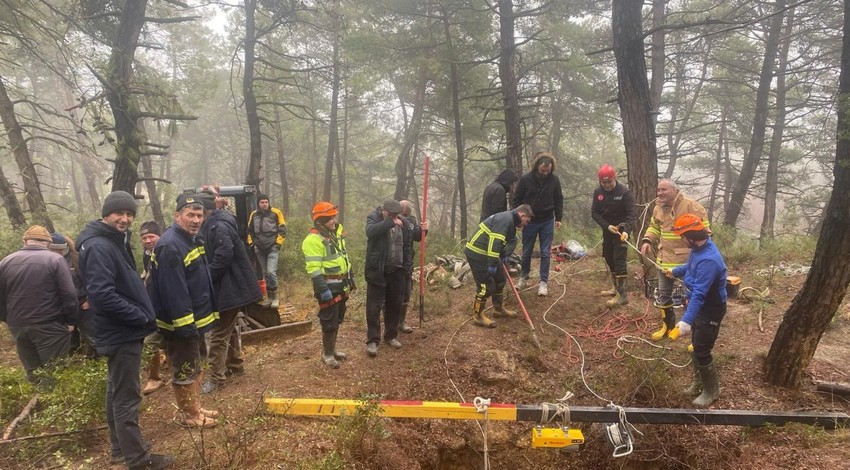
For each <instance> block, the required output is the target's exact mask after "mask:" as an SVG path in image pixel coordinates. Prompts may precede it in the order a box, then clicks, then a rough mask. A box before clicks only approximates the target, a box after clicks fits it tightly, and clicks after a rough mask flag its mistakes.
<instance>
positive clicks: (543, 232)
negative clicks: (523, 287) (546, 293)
mask: <svg viewBox="0 0 850 470" xmlns="http://www.w3.org/2000/svg"><path fill="white" fill-rule="evenodd" d="M538 236H539V237H540V282H548V281H549V257H550V256H551V255H552V240H553V239H554V238H555V220H554V219H549V220H544V221H542V222H532V223H530V224H528V225H526V226H525V227H523V229H522V273H521V275H522V276H523V277H528V273H529V272H530V271H531V254H532V252H533V251H534V242H535V241H537V237H538Z"/></svg>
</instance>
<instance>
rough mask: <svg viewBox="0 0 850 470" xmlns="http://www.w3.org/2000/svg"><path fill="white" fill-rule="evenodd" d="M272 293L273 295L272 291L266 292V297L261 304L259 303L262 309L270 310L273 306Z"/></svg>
mask: <svg viewBox="0 0 850 470" xmlns="http://www.w3.org/2000/svg"><path fill="white" fill-rule="evenodd" d="M271 293H272V291H267V292H266V295H264V296H263V300H260V302H259V303H258V305H259V306H260V307H265V308H268V307H270V306H271V304H272V296H271Z"/></svg>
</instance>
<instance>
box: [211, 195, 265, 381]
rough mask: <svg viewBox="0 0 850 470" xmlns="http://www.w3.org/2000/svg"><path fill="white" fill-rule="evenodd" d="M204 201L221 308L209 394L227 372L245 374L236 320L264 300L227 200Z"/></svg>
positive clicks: (215, 290)
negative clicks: (225, 206)
mask: <svg viewBox="0 0 850 470" xmlns="http://www.w3.org/2000/svg"><path fill="white" fill-rule="evenodd" d="M202 194H208V197H207V198H206V199H204V224H203V225H201V232H200V234H201V238H203V240H204V248H205V249H206V255H207V259H208V260H209V267H210V275H211V276H212V283H213V295H214V297H215V301H216V306H217V307H218V309H219V312H220V313H219V321H218V324H217V325H216V327H215V328H213V329H212V331H211V332H210V353H209V364H210V371H209V375H210V376H209V378H208V379H207V380H205V381H204V382H203V383H202V384H201V392H203V393H210V392H212V391H214V390H216V389H217V388H219V387H221V386H223V385H224V383H225V380H226V379H227V374H226V372H228V371H229V372H230V373H231V374H241V373H243V372H244V371H245V366H244V361H243V360H242V347H241V345H240V344H239V334H238V333H237V332H236V317H237V316H238V315H239V311H240V310H242V309H244V308H245V306H246V305H249V304H252V303H254V302H257V301H259V300H260V299H262V298H263V293H262V292H260V286H259V285H258V284H257V278H256V276H255V275H254V270H253V268H252V267H251V260H249V259H248V252H247V251H245V244H244V243H242V239H240V238H239V232H237V231H236V217H234V216H233V214H231V213H230V212H229V211H228V210H227V209H225V208H224V200H223V199H222V198H221V196H220V195H218V194H216V193H215V192H210V193H202Z"/></svg>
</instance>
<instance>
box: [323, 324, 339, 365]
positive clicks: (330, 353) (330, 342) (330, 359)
mask: <svg viewBox="0 0 850 470" xmlns="http://www.w3.org/2000/svg"><path fill="white" fill-rule="evenodd" d="M335 342H336V331H322V362H324V363H325V365H326V366H328V367H330V368H331V369H339V362H337V360H336V357H334V346H335V344H334V343H335Z"/></svg>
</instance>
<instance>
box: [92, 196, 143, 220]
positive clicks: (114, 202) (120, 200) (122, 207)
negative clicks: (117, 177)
mask: <svg viewBox="0 0 850 470" xmlns="http://www.w3.org/2000/svg"><path fill="white" fill-rule="evenodd" d="M137 208H138V207H137V205H136V199H135V198H134V197H133V196H132V195H130V193H128V192H126V191H113V192H111V193H109V194H108V195H107V196H106V198H104V199H103V207H102V208H101V209H100V216H101V217H106V216H107V215H109V214H111V213H113V212H118V211H130V212H132V213H133V215H136V209H137Z"/></svg>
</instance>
